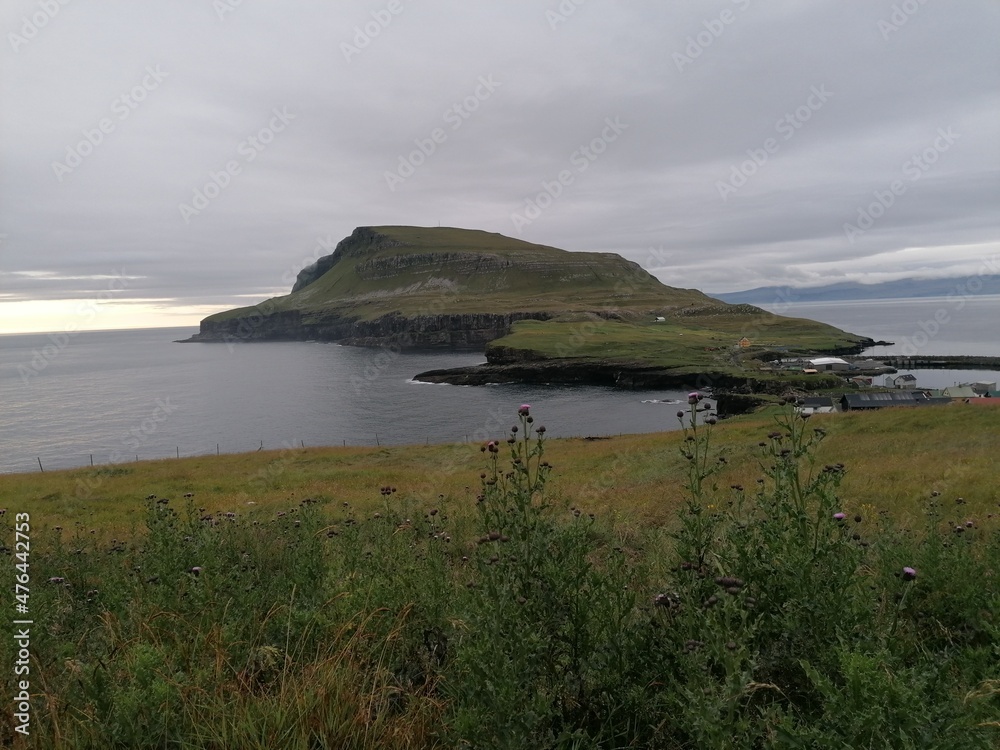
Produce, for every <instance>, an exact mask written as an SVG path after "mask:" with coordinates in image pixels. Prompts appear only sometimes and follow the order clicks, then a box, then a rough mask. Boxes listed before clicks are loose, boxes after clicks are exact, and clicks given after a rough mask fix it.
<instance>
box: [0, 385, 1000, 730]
mask: <svg viewBox="0 0 1000 750" xmlns="http://www.w3.org/2000/svg"><path fill="white" fill-rule="evenodd" d="M519 411H520V413H519V415H514V414H512V420H511V421H512V422H517V424H518V425H519V429H518V431H517V432H512V433H511V440H510V442H509V443H505V442H500V443H499V444H496V445H493V444H491V445H489V446H482V450H480V449H477V448H476V447H475V446H470V445H459V446H434V447H430V446H427V447H424V446H421V447H400V448H386V449H382V450H371V449H311V450H301V451H298V450H294V451H288V452H285V453H274V452H272V453H269V454H265V453H255V454H246V455H240V456H221V457H216V456H209V457H203V458H190V459H179V460H176V461H169V460H165V461H157V462H145V463H139V464H132V465H120V466H114V467H102V468H99V469H80V470H73V471H64V472H52V473H46V474H44V475H41V474H32V475H13V476H2V477H0V494H2V495H3V497H4V498H5V503H6V504H7V508H6V509H5V513H4V514H3V515H2V516H0V526H4V527H5V529H6V533H5V537H6V538H7V539H11V540H13V539H14V523H15V522H18V523H23V522H24V516H23V515H20V514H27V515H28V516H29V517H30V530H29V531H28V532H26V533H28V534H30V539H31V546H30V553H29V552H28V551H27V550H26V548H24V547H21V548H19V550H18V552H13V551H12V549H10V548H4V550H3V551H4V552H6V555H4V556H3V558H2V564H0V567H2V568H3V570H4V574H5V576H6V580H8V581H12V580H16V579H17V577H18V576H24V577H25V579H26V580H28V584H27V586H26V588H27V589H30V597H29V596H27V595H24V599H23V601H25V602H27V604H26V610H27V611H26V613H25V614H24V615H23V616H25V617H30V618H31V620H32V623H33V624H32V627H31V630H30V646H29V647H27V652H28V658H27V660H26V663H28V664H29V665H30V671H29V673H28V674H27V679H28V681H29V682H30V693H29V695H30V698H29V702H30V708H31V713H30V716H29V717H28V718H29V720H30V734H29V735H28V736H27V737H24V736H21V735H20V734H17V733H16V732H15V727H18V726H22V727H23V726H26V725H25V724H24V723H23V722H24V721H25V719H24V718H23V715H24V714H23V710H24V708H23V707H24V706H25V705H26V704H25V703H24V701H23V699H21V701H20V702H18V703H15V704H14V705H15V707H16V708H17V711H14V710H8V711H5V712H3V713H2V714H0V743H2V744H3V745H4V746H5V747H8V746H9V747H14V748H19V747H32V748H49V747H73V748H94V749H95V750H96V749H97V748H101V750H105V749H107V748H122V750H124V749H125V748H129V749H130V750H138V749H147V748H148V749H149V750H153V748H161V747H191V748H195V747H197V748H202V749H207V750H234V749H236V748H238V749H240V750H243V749H244V748H246V749H259V750H264V748H274V747H281V748H288V749H289V750H314V749H318V748H371V749H372V750H374V749H375V748H378V749H379V750H382V749H384V748H390V749H391V748H399V749H400V750H402V749H403V748H427V749H431V748H434V749H437V748H442V749H443V748H449V747H481V748H495V749H496V750H515V749H517V750H520V748H524V747H531V748H539V749H541V750H549V749H551V750H556V749H557V748H559V749H562V748H618V747H634V748H648V749H649V750H659V749H661V748H667V749H674V748H676V749H677V750H680V749H681V748H689V747H698V748H718V749H719V750H728V749H729V748H740V749H742V748H747V750H751V749H756V748H765V747H789V748H795V747H831V748H834V747H836V748H855V747H878V748H894V749H896V748H898V749H899V750H909V749H910V748H917V747H920V748H931V749H939V750H952V749H953V748H962V749H963V750H966V749H967V748H971V749H973V750H978V749H981V750H987V749H989V748H994V747H996V743H997V741H998V740H1000V671H998V667H997V665H998V658H997V657H998V654H1000V592H998V589H997V587H996V586H995V584H994V582H995V581H996V578H997V576H998V575H1000V526H998V523H997V520H996V518H995V517H996V516H997V514H998V507H1000V502H998V501H1000V495H998V492H997V489H996V488H997V482H996V479H997V476H996V468H995V463H994V462H993V461H992V458H993V453H994V452H995V445H994V441H993V439H992V434H993V426H994V425H995V423H996V418H997V416H998V411H1000V410H998V409H997V408H995V407H989V406H987V407H974V406H969V405H954V406H950V407H939V408H934V409H931V408H927V409H912V410H906V409H897V410H888V411H886V412H883V413H879V414H842V415H827V416H824V417H822V418H819V417H813V418H811V419H810V420H804V419H801V418H799V417H796V416H794V415H793V414H792V413H791V411H790V410H789V409H788V408H787V407H786V408H783V409H773V410H772V412H771V413H770V414H768V415H758V416H756V417H754V418H747V419H739V420H732V421H727V422H724V423H720V424H718V425H716V426H714V427H712V426H710V425H709V424H707V423H702V422H701V420H698V422H699V423H698V424H697V425H695V423H694V422H693V421H692V420H693V419H694V418H695V416H696V415H698V412H699V405H698V403H697V401H695V402H694V403H692V404H691V406H690V408H689V409H688V410H687V411H686V413H684V414H683V417H682V419H683V424H684V427H685V430H684V431H683V432H682V433H667V434H660V435H641V436H639V435H637V436H627V437H623V438H619V439H611V440H606V441H590V442H587V441H582V440H556V441H551V442H549V441H541V440H536V439H535V435H536V434H537V433H534V431H535V429H536V427H537V428H538V429H539V430H540V425H538V424H536V423H534V422H533V420H534V419H539V420H540V418H541V417H543V416H544V415H535V414H529V411H530V409H528V408H527V407H524V408H522V409H521V410H519ZM512 412H513V409H512ZM700 416H701V417H702V418H704V417H705V414H704V413H701V414H700ZM529 420H532V421H529ZM21 530H22V531H24V527H23V526H22V529H21ZM29 555H30V562H29ZM12 590H13V587H12V586H8V591H12ZM18 601H22V599H20V598H19V599H18ZM8 604H9V605H12V602H10V601H9V602H8ZM12 610H13V607H12V606H11V610H10V611H12ZM22 632H23V631H22ZM20 648H21V645H20V644H19V643H16V642H15V640H14V639H12V638H5V639H3V640H2V641H0V659H3V660H4V662H5V663H7V664H14V663H15V660H17V659H21V651H20V650H19V649H20ZM5 675H6V676H5V678H4V679H3V680H2V682H3V687H4V690H5V691H6V693H7V694H8V695H10V696H14V695H17V694H18V690H19V689H21V688H20V687H18V686H16V685H15V683H14V677H13V670H6V671H5ZM20 677H21V678H24V677H25V675H24V674H21V675H20ZM19 712H20V713H21V717H19Z"/></svg>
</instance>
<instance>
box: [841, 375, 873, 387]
mask: <svg viewBox="0 0 1000 750" xmlns="http://www.w3.org/2000/svg"><path fill="white" fill-rule="evenodd" d="M847 382H848V383H851V384H852V385H856V386H858V387H859V388H871V386H872V384H873V383H874V382H875V379H874V378H873V377H872V376H871V375H855V376H854V377H853V378H849V379H848V381H847Z"/></svg>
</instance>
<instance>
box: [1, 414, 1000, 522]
mask: <svg viewBox="0 0 1000 750" xmlns="http://www.w3.org/2000/svg"><path fill="white" fill-rule="evenodd" d="M771 411H773V410H771ZM542 418H543V417H540V419H542ZM998 419H1000V410H998V409H997V408H995V407H980V408H973V407H969V406H965V405H963V404H954V405H952V406H946V407H940V408H928V409H913V410H907V409H895V410H888V411H882V412H877V413H863V412H854V413H845V414H832V415H817V416H815V417H813V418H812V420H811V421H810V425H812V426H817V427H822V428H824V429H825V430H827V432H828V437H827V439H826V441H825V442H824V446H823V452H822V454H821V458H824V457H826V458H825V460H834V459H835V460H836V461H839V462H842V463H844V464H845V465H846V466H847V467H848V471H847V474H846V476H845V478H844V484H843V494H844V497H845V500H846V502H847V503H848V504H850V505H852V506H860V504H867V505H870V506H872V507H876V508H877V509H878V510H887V511H889V512H891V513H892V514H893V515H894V516H896V517H898V518H907V517H909V516H912V515H913V514H915V513H919V512H920V511H921V508H922V505H921V503H922V502H923V500H924V499H925V498H927V497H929V495H930V493H931V492H932V491H936V492H940V493H941V494H942V496H944V497H950V496H955V497H959V496H961V497H964V498H965V505H964V507H963V508H962V510H963V511H964V512H966V513H975V514H977V515H979V516H982V515H984V514H986V513H992V512H994V511H996V512H997V513H1000V508H998V507H997V503H1000V488H998V485H997V482H996V480H997V476H998V475H997V468H996V458H997V450H998V447H997V442H996V438H995V436H994V435H993V432H994V431H995V427H996V424H997V421H998ZM664 420H670V421H676V417H675V416H674V412H673V411H672V410H671V409H670V407H667V406H665V407H664ZM512 423H513V422H512ZM771 429H772V424H771V419H770V417H769V416H768V415H767V414H764V415H759V414H758V415H752V416H748V417H741V418H736V419H732V420H728V421H725V422H723V423H721V424H720V425H719V426H718V428H717V430H716V432H715V437H714V440H715V445H716V447H717V448H718V449H719V450H720V451H722V452H723V455H724V456H725V457H726V459H727V465H726V467H725V470H724V471H723V472H722V473H721V474H720V475H719V476H718V482H719V484H720V486H723V487H728V486H729V485H730V484H744V485H747V486H749V485H750V484H751V483H752V482H753V478H754V477H755V476H757V474H758V473H759V465H758V457H757V453H758V450H759V449H758V446H757V443H758V442H759V441H760V440H761V439H763V436H764V435H766V434H767V433H768V432H770V430H771ZM683 437H684V436H683V434H682V433H680V432H665V433H656V434H648V435H625V436H622V437H615V438H610V439H607V440H603V439H602V440H592V441H591V440H585V439H566V440H550V441H548V445H547V452H548V457H549V460H550V461H551V462H552V463H553V465H555V466H556V467H557V469H558V470H557V472H556V474H555V477H554V479H553V481H552V483H551V484H550V486H549V488H548V491H549V492H550V493H553V494H554V495H555V497H557V498H562V500H563V502H565V503H570V504H573V503H576V504H579V505H580V506H581V507H586V508H587V509H588V511H593V512H597V513H601V514H611V515H616V516H618V517H620V518H621V520H623V521H626V522H629V523H632V522H634V523H637V524H646V523H670V522H671V519H673V518H674V517H675V515H676V511H677V509H678V507H679V505H680V503H681V502H682V498H683V496H684V491H683V488H682V487H681V486H680V485H679V484H678V483H677V481H676V477H677V475H678V472H680V471H682V470H683V467H684V461H683V459H682V458H681V457H680V455H679V454H678V447H679V446H680V445H681V443H682V441H683ZM481 464H482V454H481V453H480V451H479V446H478V445H467V444H452V445H433V446H423V445H420V446H406V447H383V448H359V447H349V448H339V447H337V448H306V449H301V450H299V449H296V450H285V451H262V452H259V453H243V454H234V455H223V456H204V457H199V458H182V459H166V460H160V461H144V462H139V463H134V464H133V463H130V464H121V465H119V466H117V467H105V468H85V469H74V470H68V471H56V472H45V473H31V474H8V475H2V476H0V497H2V498H3V506H4V507H6V508H7V509H8V512H14V511H15V509H16V510H18V511H28V512H31V513H32V514H33V516H34V518H35V523H36V524H38V525H40V526H48V527H54V526H61V527H62V529H63V532H64V533H69V531H70V529H72V527H73V525H74V524H76V523H80V524H82V525H83V526H84V527H86V528H88V529H90V528H94V529H96V530H97V531H98V532H99V533H112V534H119V533H126V532H127V531H129V530H130V529H131V528H132V527H133V526H135V525H137V524H141V518H140V517H139V516H137V515H135V514H136V513H139V512H141V510H142V509H143V508H144V502H143V498H145V497H146V496H147V495H150V494H155V495H157V496H159V497H167V498H173V499H175V500H179V499H180V498H182V497H183V495H185V494H186V493H189V492H192V493H195V498H196V499H197V506H198V507H199V508H205V509H206V511H207V512H212V513H218V512H225V511H241V512H243V511H247V510H251V509H256V510H260V511H267V512H269V513H273V512H276V511H278V510H283V509H287V507H291V506H295V505H297V504H298V503H299V502H300V501H301V500H302V499H303V498H306V497H311V498H323V499H324V500H327V501H329V502H331V503H332V504H333V506H331V507H335V506H336V505H337V504H342V503H344V502H347V503H350V505H351V507H352V508H353V509H355V512H357V513H363V514H369V513H374V512H377V511H379V510H382V509H384V506H385V504H386V500H385V498H384V497H382V496H381V495H380V492H379V489H380V488H381V487H383V486H387V485H388V486H393V487H395V488H396V490H397V492H396V495H395V500H396V501H398V500H399V499H402V498H406V499H408V500H409V501H412V502H413V503H414V504H416V505H418V506H420V505H435V506H438V507H442V508H446V509H449V510H451V511H452V512H457V513H461V512H463V509H464V511H466V512H468V511H469V510H470V509H471V508H472V506H473V505H474V501H475V497H476V495H477V494H478V493H479V489H480V488H479V481H478V476H479V469H480V467H481ZM249 503H252V504H253V505H249ZM956 510H957V509H956Z"/></svg>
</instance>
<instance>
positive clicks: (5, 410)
mask: <svg viewBox="0 0 1000 750" xmlns="http://www.w3.org/2000/svg"><path fill="white" fill-rule="evenodd" d="M196 331H197V329H196V328H193V327H192V328H152V329H144V330H125V331H92V332H81V333H77V334H75V335H66V334H53V335H51V336H50V335H47V334H26V335H7V336H0V472H19V471H38V468H39V467H38V462H39V460H40V461H41V464H42V467H43V468H44V469H58V468H70V467H76V466H86V465H89V464H90V461H91V457H93V462H94V464H95V465H98V464H109V463H118V462H122V461H134V460H136V457H137V456H138V458H140V459H153V458H167V457H171V456H177V455H180V456H192V455H204V454H212V453H216V452H217V451H218V452H223V453H233V452H242V451H253V450H258V449H260V448H261V447H263V448H264V449H282V448H293V447H297V446H300V445H305V446H307V447H308V446H320V445H344V444H346V445H367V446H374V445H399V444H419V443H452V442H465V441H468V440H472V441H485V440H487V439H490V438H505V437H506V436H507V435H508V434H509V432H508V431H509V429H510V427H511V426H512V425H513V424H515V423H516V422H517V408H518V406H519V405H520V404H522V403H528V404H531V406H532V412H533V415H534V416H535V418H536V420H537V421H536V423H535V424H536V425H541V424H544V425H545V427H546V430H547V433H548V435H550V436H556V437H559V436H562V437H568V436H579V437H587V436H606V435H617V434H620V433H636V432H656V431H660V430H671V429H677V428H678V427H679V423H678V421H677V417H676V412H677V408H678V407H677V404H678V403H680V402H681V400H682V399H683V400H684V405H685V407H686V397H687V394H686V393H682V392H679V391H648V392H634V391H619V390H615V389H612V388H599V387H565V386H522V385H494V386H483V387H475V388H473V387H462V386H452V385H430V384H425V383H415V382H413V381H412V377H413V376H414V375H416V374H417V373H420V372H424V371H426V370H432V369H438V368H445V367H459V366H467V365H475V364H479V363H482V362H485V357H484V356H483V355H482V354H475V353H402V354H395V355H394V354H392V353H391V352H390V351H388V350H377V349H363V348H357V347H348V346H339V345H337V344H329V343H315V342H274V343H253V344H236V345H232V346H229V345H226V344H179V343H174V342H175V341H176V340H177V339H184V338H187V337H189V336H190V335H192V334H193V333H195V332H196Z"/></svg>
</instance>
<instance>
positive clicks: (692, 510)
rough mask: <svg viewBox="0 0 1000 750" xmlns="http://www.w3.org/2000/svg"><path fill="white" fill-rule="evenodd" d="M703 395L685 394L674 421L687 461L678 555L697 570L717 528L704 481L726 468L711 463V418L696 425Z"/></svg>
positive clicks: (713, 421) (705, 408)
mask: <svg viewBox="0 0 1000 750" xmlns="http://www.w3.org/2000/svg"><path fill="white" fill-rule="evenodd" d="M704 398H705V397H704V395H703V394H701V393H699V392H697V391H692V392H691V393H689V394H688V399H687V400H688V410H687V411H686V412H685V411H683V410H679V411H678V412H677V419H678V420H679V421H680V423H681V429H682V430H683V432H684V441H683V442H682V443H681V446H680V448H679V451H680V454H681V456H683V457H684V459H685V461H687V477H686V481H685V484H684V487H685V489H686V490H687V495H686V497H685V500H684V508H683V511H682V513H681V529H680V532H679V533H678V535H677V543H678V552H679V553H680V554H681V556H682V557H684V559H685V561H687V562H689V563H691V564H693V565H694V566H695V567H696V568H698V569H699V570H701V569H703V568H704V567H705V565H706V558H707V556H708V551H709V548H710V547H711V545H712V538H713V536H714V533H715V528H716V525H717V521H718V518H717V515H716V514H714V513H709V512H706V511H707V510H709V509H708V508H706V505H707V504H708V502H707V500H708V490H709V489H710V488H709V487H706V480H707V479H708V478H709V477H711V476H712V475H713V474H715V473H716V472H718V471H719V469H720V468H721V467H722V466H723V465H724V464H725V457H722V456H720V457H719V459H718V460H717V461H715V462H710V460H709V458H710V455H711V451H710V448H711V441H712V430H713V428H714V426H715V424H716V418H715V417H714V416H707V417H706V418H705V419H704V422H703V424H701V425H699V415H700V414H703V413H707V412H708V410H709V408H710V407H709V406H708V405H707V404H703V403H702V402H703V401H704Z"/></svg>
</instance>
